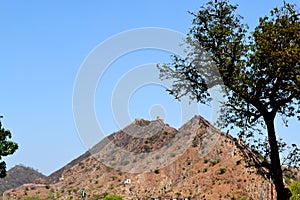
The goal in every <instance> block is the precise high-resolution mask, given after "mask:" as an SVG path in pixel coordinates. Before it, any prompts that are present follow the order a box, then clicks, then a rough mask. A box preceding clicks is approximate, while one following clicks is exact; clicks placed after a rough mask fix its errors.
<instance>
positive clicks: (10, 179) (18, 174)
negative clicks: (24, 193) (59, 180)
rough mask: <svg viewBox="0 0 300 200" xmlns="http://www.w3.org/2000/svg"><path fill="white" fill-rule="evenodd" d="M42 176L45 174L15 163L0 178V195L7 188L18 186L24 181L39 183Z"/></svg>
mask: <svg viewBox="0 0 300 200" xmlns="http://www.w3.org/2000/svg"><path fill="white" fill-rule="evenodd" d="M44 178H46V176H44V175H43V174H41V173H39V172H38V171H36V170H34V169H32V168H30V167H25V166H22V165H17V166H15V167H13V168H12V169H10V170H8V172H7V176H6V177H5V178H3V179H0V195H2V194H3V192H4V191H6V190H8V189H12V188H16V187H19V186H21V185H23V184H25V183H39V182H40V181H41V180H42V179H44Z"/></svg>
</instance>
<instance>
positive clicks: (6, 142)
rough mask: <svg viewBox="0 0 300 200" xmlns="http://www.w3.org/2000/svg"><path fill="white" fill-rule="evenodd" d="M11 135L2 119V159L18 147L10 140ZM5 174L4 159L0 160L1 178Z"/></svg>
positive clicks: (0, 129)
mask: <svg viewBox="0 0 300 200" xmlns="http://www.w3.org/2000/svg"><path fill="white" fill-rule="evenodd" d="M0 118H2V116H0ZM11 137H12V135H11V132H10V131H9V130H6V129H5V128H3V127H2V123H1V121H0V161H1V160H2V157H4V156H8V155H11V154H13V153H14V152H15V151H16V150H17V149H18V145H17V144H16V143H15V142H13V141H11V140H10V139H11ZM5 176H6V163H5V162H4V161H2V162H0V178H4V177H5Z"/></svg>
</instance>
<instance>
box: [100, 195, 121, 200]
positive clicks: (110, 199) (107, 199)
mask: <svg viewBox="0 0 300 200" xmlns="http://www.w3.org/2000/svg"><path fill="white" fill-rule="evenodd" d="M103 200H123V198H122V197H120V196H117V195H107V196H105V197H104V198H103Z"/></svg>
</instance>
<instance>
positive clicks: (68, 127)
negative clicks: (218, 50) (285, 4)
mask: <svg viewBox="0 0 300 200" xmlns="http://www.w3.org/2000/svg"><path fill="white" fill-rule="evenodd" d="M203 2H204V1H198V0H197V1H196V0H189V1H182V0H172V1H171V0H165V1H161V0H152V1H146V0H145V1H137V0H131V1H121V0H118V1H116V0H111V1H93V0H91V1H58V0H53V1H26V2H25V1H18V2H17V1H0V26H1V33H0V36H1V37H0V44H1V45H0V58H1V59H0V70H1V93H2V97H1V99H0V114H1V115H3V116H4V119H3V120H2V121H3V124H4V127H5V128H7V129H10V130H11V131H12V133H13V140H14V141H16V142H17V143H18V144H19V146H20V149H19V150H18V151H17V152H16V153H15V154H14V155H13V156H9V157H7V158H5V161H7V164H8V168H11V167H13V166H14V165H16V164H24V165H27V166H31V167H33V168H35V169H38V170H39V171H40V172H42V173H44V174H47V175H48V174H50V173H51V172H54V171H55V170H57V169H59V168H60V167H62V166H64V165H65V164H66V163H67V162H69V161H71V160H72V159H74V158H76V157H77V156H79V155H80V154H82V153H84V152H85V151H86V150H87V147H86V146H85V145H84V144H83V142H82V141H81V138H80V136H79V134H78V133H77V130H76V127H75V123H74V120H73V112H72V95H73V89H74V83H75V80H76V77H77V74H78V72H79V70H80V66H81V65H82V63H83V62H84V60H85V58H86V57H87V56H88V55H89V53H90V52H91V51H92V50H93V49H94V48H95V47H96V46H97V45H99V44H100V43H101V42H103V41H105V40H107V39H108V38H109V37H111V36H113V35H115V34H118V33H120V32H123V31H127V30H130V29H134V28H143V27H161V28H167V29H172V30H175V31H179V32H182V33H184V34H185V33H187V32H188V30H189V28H190V26H191V20H192V17H191V16H190V15H189V14H188V13H187V11H197V10H198V8H199V7H200V5H202V4H203ZM234 2H237V3H238V4H239V5H240V6H239V9H238V13H239V14H241V15H242V16H244V17H245V19H244V20H245V23H247V24H249V25H250V28H253V27H254V26H255V25H256V24H257V22H258V17H260V16H263V15H265V14H268V12H269V10H270V9H271V8H273V7H274V6H278V5H281V4H282V1H279V0H274V1H268V2H267V1H259V0H253V1H234ZM292 2H293V1H292ZM294 2H296V1H294ZM164 62H169V54H168V53H166V52H157V51H156V52H155V51H151V50H143V51H138V52H135V53H132V54H128V55H125V56H123V57H122V58H120V59H118V60H117V61H116V62H114V63H113V64H112V67H111V69H110V71H109V70H108V71H107V72H106V74H105V76H104V78H103V80H101V81H102V82H99V84H101V86H99V87H98V89H97V92H96V97H95V99H96V105H95V108H96V115H97V117H98V119H99V121H102V122H103V124H104V126H103V129H104V132H105V134H108V133H111V132H112V131H116V130H118V126H116V124H115V123H114V120H113V115H112V113H111V110H110V107H109V106H107V105H109V103H110V101H109V98H110V97H109V93H107V94H106V92H105V91H110V90H111V89H112V88H113V85H114V84H115V83H116V82H117V81H118V79H120V77H122V74H124V73H126V72H127V71H129V70H131V69H133V68H135V67H137V66H139V65H142V64H146V63H164ZM103 86H104V88H105V89H103V90H102V89H101V87H103ZM106 95H108V96H106ZM157 104H161V105H163V106H161V107H163V109H164V112H165V113H166V121H167V123H169V124H170V125H173V126H176V127H178V126H179V125H180V124H179V123H180V120H178V118H177V117H174V116H175V115H179V114H180V113H179V111H178V109H179V107H178V104H177V102H175V101H174V100H173V98H172V97H170V96H168V94H167V93H165V92H164V91H163V89H162V88H155V86H149V87H143V88H141V89H139V90H138V91H136V93H135V94H134V95H133V96H132V98H131V99H130V101H129V103H128V110H129V112H130V116H131V118H132V119H134V118H136V117H143V118H148V119H149V118H150V116H149V107H150V108H151V106H152V107H153V106H154V107H155V105H157ZM156 108H157V107H156ZM154 111H155V109H154ZM156 111H157V112H158V113H160V112H161V110H159V109H158V110H156ZM207 112H209V111H203V112H200V114H202V115H206V116H207V117H208V118H209V116H210V115H209V114H207ZM277 124H278V127H277V130H278V132H279V134H280V135H282V136H284V138H285V139H286V140H287V141H288V142H296V143H297V144H298V145H300V139H299V137H298V136H297V135H296V132H297V131H298V130H297V129H296V128H297V127H298V126H299V122H296V121H291V125H290V127H289V128H287V129H286V128H282V127H281V126H280V124H281V122H280V121H278V123H277Z"/></svg>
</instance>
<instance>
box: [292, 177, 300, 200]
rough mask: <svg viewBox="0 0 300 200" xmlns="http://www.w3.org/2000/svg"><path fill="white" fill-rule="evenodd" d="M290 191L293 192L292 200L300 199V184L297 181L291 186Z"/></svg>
mask: <svg viewBox="0 0 300 200" xmlns="http://www.w3.org/2000/svg"><path fill="white" fill-rule="evenodd" d="M290 190H291V192H292V197H291V198H290V200H299V199H300V182H299V181H295V182H294V183H292V184H291V185H290Z"/></svg>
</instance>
